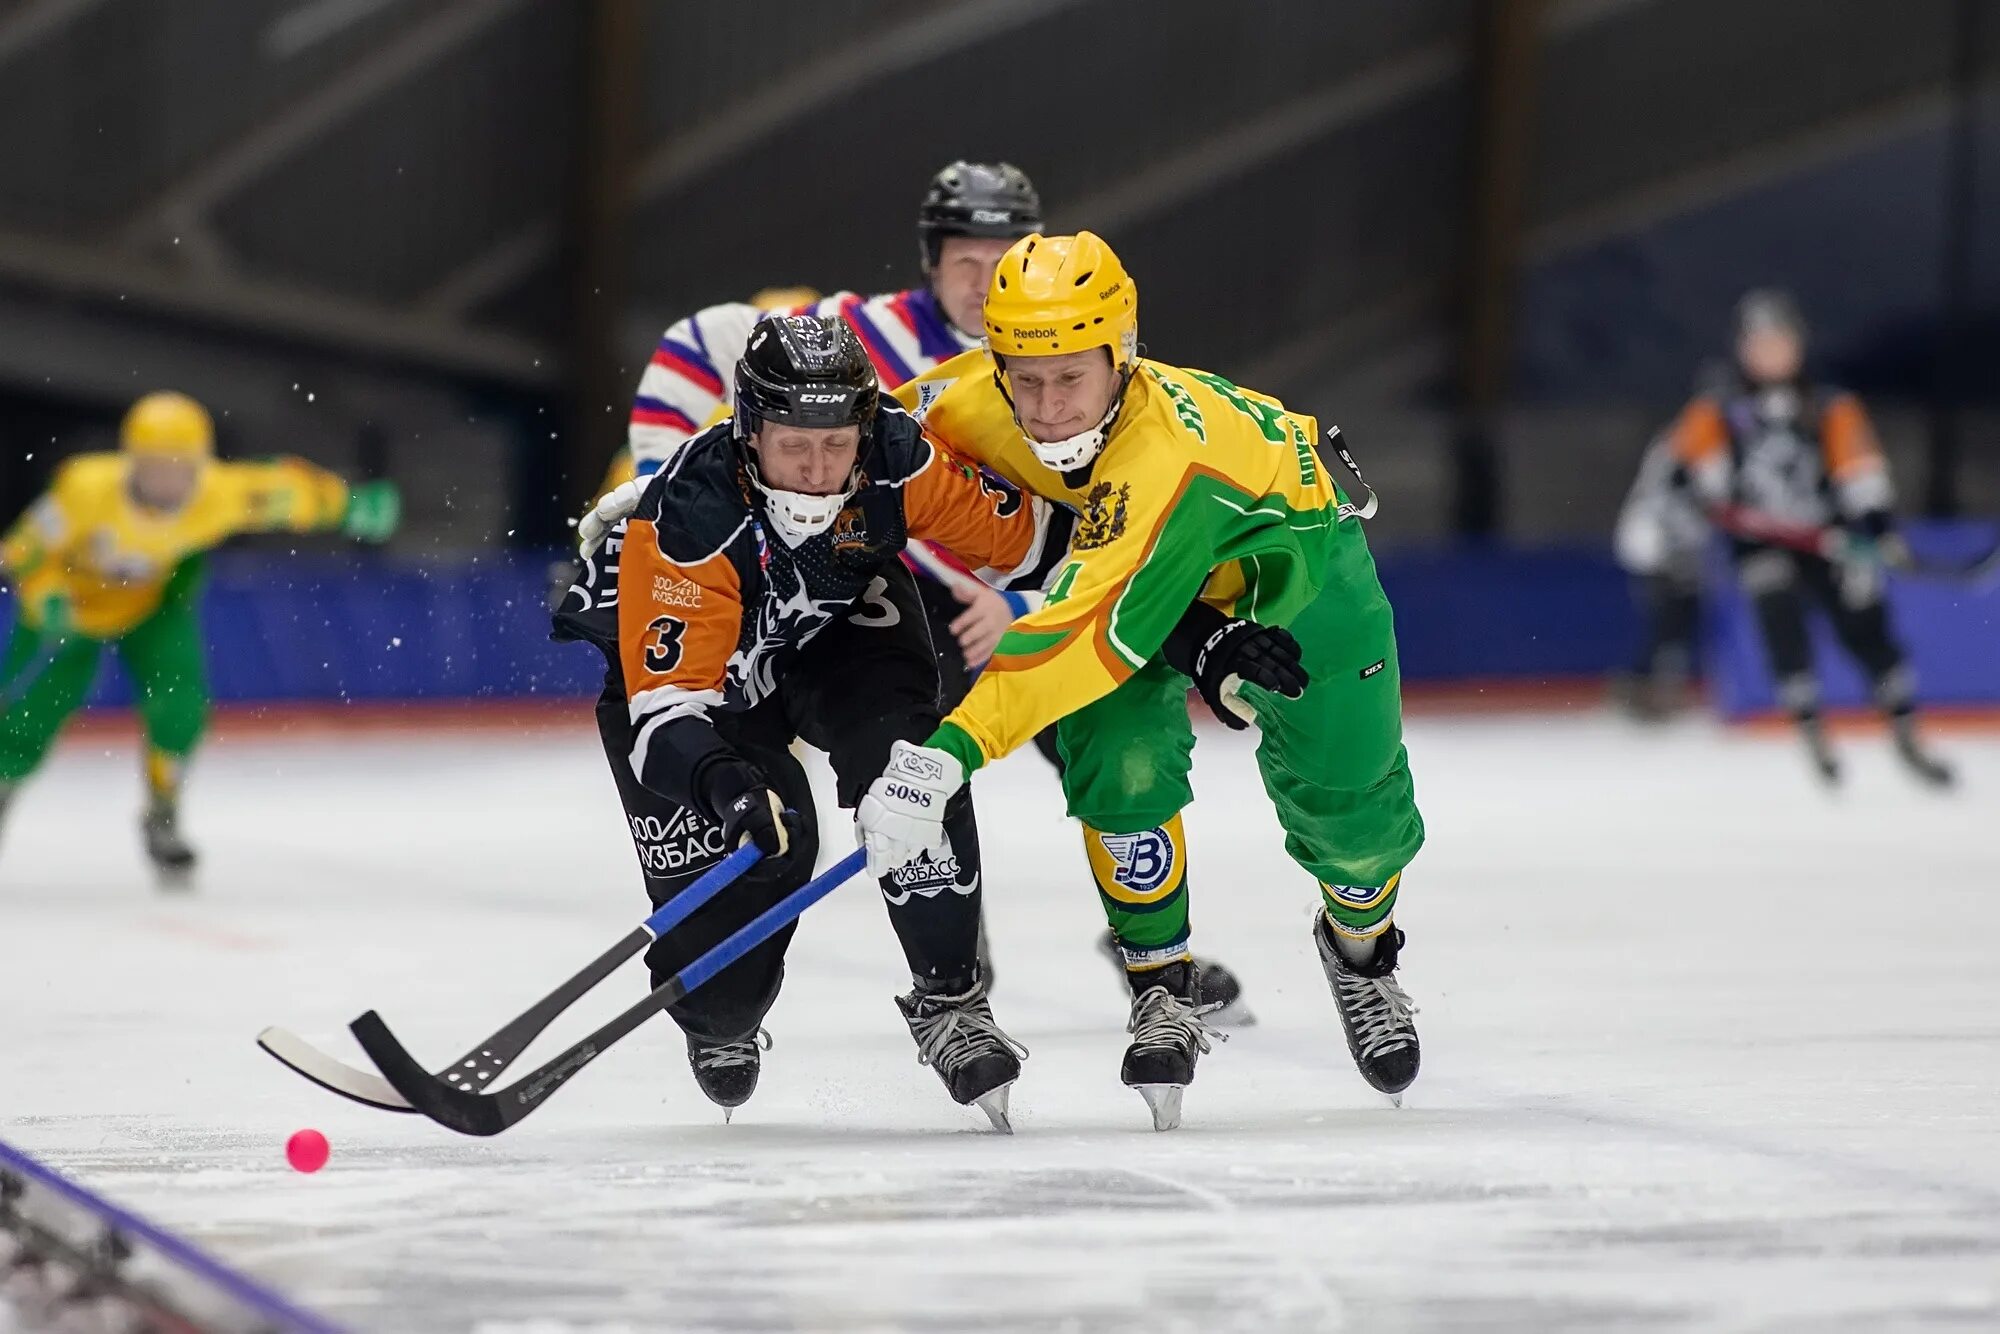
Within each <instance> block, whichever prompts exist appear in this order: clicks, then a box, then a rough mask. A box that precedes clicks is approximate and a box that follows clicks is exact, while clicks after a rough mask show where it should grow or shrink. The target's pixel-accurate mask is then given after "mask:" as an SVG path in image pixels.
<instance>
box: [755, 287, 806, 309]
mask: <svg viewBox="0 0 2000 1334" xmlns="http://www.w3.org/2000/svg"><path fill="white" fill-rule="evenodd" d="M818 300H819V289H818V288H815V287H766V288H765V289H764V290H763V291H761V292H758V293H757V294H756V295H755V296H753V297H751V298H750V304H751V305H753V306H755V307H757V309H759V310H762V311H767V312H768V311H774V310H793V309H796V308H797V307H799V306H810V305H812V304H813V303H814V302H816V301H818Z"/></svg>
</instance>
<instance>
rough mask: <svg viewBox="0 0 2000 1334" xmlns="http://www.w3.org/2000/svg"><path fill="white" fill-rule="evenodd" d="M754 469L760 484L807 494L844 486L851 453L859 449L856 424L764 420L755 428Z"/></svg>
mask: <svg viewBox="0 0 2000 1334" xmlns="http://www.w3.org/2000/svg"><path fill="white" fill-rule="evenodd" d="M756 443H757V468H758V470H759V471H760V472H762V473H763V474H764V485H766V486H769V487H774V488H776V489H777V490H779V491H797V492H799V493H801V494H802V495H808V496H830V495H834V494H836V493H837V492H841V491H845V490H846V489H847V479H848V478H849V477H850V476H852V475H853V473H854V456H855V455H856V454H858V453H859V452H860V451H861V428H860V427H859V426H786V425H784V424H783V423H781V422H765V423H764V424H763V425H762V426H761V427H759V428H758V430H757V441H756Z"/></svg>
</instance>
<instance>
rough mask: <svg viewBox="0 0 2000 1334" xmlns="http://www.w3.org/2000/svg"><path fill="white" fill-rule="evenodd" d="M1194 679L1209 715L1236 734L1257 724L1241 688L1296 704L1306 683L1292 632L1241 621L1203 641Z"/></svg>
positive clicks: (1273, 626) (1306, 678) (1196, 662)
mask: <svg viewBox="0 0 2000 1334" xmlns="http://www.w3.org/2000/svg"><path fill="white" fill-rule="evenodd" d="M1193 676H1194V684H1195V688H1196V689H1197V690H1199V691H1201V697H1202V699H1204V700H1206V701H1207V702H1208V707H1209V709H1210V711H1211V712H1213V713H1214V714H1215V716H1216V717H1217V718H1219V719H1221V720H1222V724H1223V725H1224V726H1225V727H1229V728H1232V729H1234V730H1236V731H1238V732H1240V731H1242V730H1243V729H1244V728H1246V727H1248V726H1250V724H1251V723H1254V722H1256V721H1257V711H1256V710H1255V709H1254V708H1252V707H1251V705H1250V702H1249V701H1248V700H1246V699H1244V698H1243V695H1242V690H1243V687H1244V686H1246V685H1254V686H1261V687H1262V688H1264V689H1265V690H1268V691H1270V692H1271V693H1272V694H1274V695H1282V696H1284V697H1285V698H1286V699H1298V698H1299V697H1300V696H1302V695H1304V694H1305V693H1306V684H1307V682H1308V680H1309V679H1310V678H1309V677H1308V676H1307V675H1306V669H1305V664H1304V663H1303V662H1301V661H1300V655H1299V641H1298V640H1296V639H1294V638H1292V632H1291V631H1289V630H1286V629H1283V628H1282V627H1280V626H1275V625H1259V624H1257V622H1255V621H1244V620H1232V621H1230V622H1229V623H1228V624H1227V625H1225V626H1223V627H1222V628H1221V629H1220V630H1217V631H1215V632H1214V633H1213V634H1211V635H1210V636H1209V637H1208V638H1207V639H1205V640H1203V641H1202V645H1201V647H1200V648H1199V649H1197V650H1195V655H1194V673H1193Z"/></svg>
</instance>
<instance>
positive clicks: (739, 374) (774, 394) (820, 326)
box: [736, 315, 881, 440]
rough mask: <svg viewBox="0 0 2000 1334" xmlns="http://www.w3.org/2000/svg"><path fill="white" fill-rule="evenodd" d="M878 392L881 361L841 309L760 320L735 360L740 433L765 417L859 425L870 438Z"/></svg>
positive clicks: (745, 435) (747, 434)
mask: <svg viewBox="0 0 2000 1334" xmlns="http://www.w3.org/2000/svg"><path fill="white" fill-rule="evenodd" d="M880 400H881V390H880V388H879V387H878V385H877V383H876V379H875V366H874V364H873V363H872V362H870V361H869V360H868V353H867V352H866V351H865V350H864V349H863V348H862V346H861V340H860V339H859V338H857V337H856V336H855V334H854V329H853V327H852V326H850V325H849V324H848V322H847V321H846V320H844V319H841V318H839V317H838V316H832V315H774V316H772V317H771V318H770V319H767V320H763V321H760V322H759V323H758V325H757V327H756V328H755V329H754V330H753V331H752V332H751V334H750V345H749V346H748V347H747V348H745V349H744V350H743V356H742V359H741V360H739V361H738V362H737V363H736V434H737V437H738V438H739V439H742V440H749V439H750V438H751V437H752V436H754V435H755V434H756V433H757V427H758V426H759V425H761V424H762V423H764V422H767V421H770V422H781V423H783V424H785V425H788V426H813V427H824V426H859V427H860V428H861V435H862V438H863V440H866V439H867V437H868V435H869V434H870V432H871V430H872V429H873V427H874V425H875V413H876V409H877V407H878V405H879V403H880Z"/></svg>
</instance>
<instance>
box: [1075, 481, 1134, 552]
mask: <svg viewBox="0 0 2000 1334" xmlns="http://www.w3.org/2000/svg"><path fill="white" fill-rule="evenodd" d="M1131 500H1132V484H1131V483H1130V482H1120V483H1119V484H1118V485H1117V486H1115V487H1114V486H1112V485H1111V483H1109V482H1099V483H1098V484H1097V485H1096V486H1093V487H1091V488H1090V490H1089V491H1087V492H1085V493H1084V497H1083V518H1082V519H1080V520H1079V521H1078V522H1077V525H1076V538H1075V540H1074V541H1072V542H1071V543H1070V547H1071V549H1072V550H1075V551H1095V550H1097V549H1098V548H1099V547H1108V546H1110V545H1111V544H1112V543H1113V542H1116V541H1117V540H1118V539H1119V538H1121V537H1123V536H1125V512H1126V507H1127V506H1128V505H1129V504H1130V503H1131Z"/></svg>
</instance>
